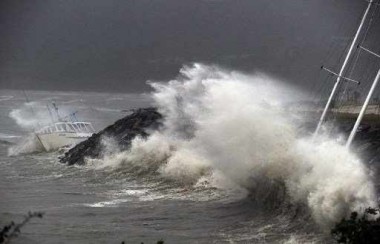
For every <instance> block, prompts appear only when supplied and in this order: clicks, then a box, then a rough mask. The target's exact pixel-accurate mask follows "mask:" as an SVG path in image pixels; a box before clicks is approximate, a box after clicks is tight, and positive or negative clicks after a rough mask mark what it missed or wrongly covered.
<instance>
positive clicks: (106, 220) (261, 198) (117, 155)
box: [0, 64, 376, 243]
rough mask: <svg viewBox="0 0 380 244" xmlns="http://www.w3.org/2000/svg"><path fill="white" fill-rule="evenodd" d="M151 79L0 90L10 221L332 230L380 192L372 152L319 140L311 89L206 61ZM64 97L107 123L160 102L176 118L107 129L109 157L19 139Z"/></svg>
mask: <svg viewBox="0 0 380 244" xmlns="http://www.w3.org/2000/svg"><path fill="white" fill-rule="evenodd" d="M150 84H151V86H152V87H153V90H154V91H153V92H152V94H151V95H150V96H146V95H122V94H99V93H81V94H79V93H70V92H68V93H59V92H55V93H51V92H49V93H47V92H46V93H45V92H30V93H29V94H30V99H31V100H32V101H33V104H30V103H29V104H25V102H24V100H23V96H22V93H21V92H16V91H1V94H0V95H1V96H0V98H1V101H0V102H1V105H0V109H1V115H0V116H1V117H0V118H1V120H0V123H1V131H0V133H1V134H0V136H2V137H1V138H0V140H2V141H11V142H15V143H16V144H13V145H9V144H8V143H0V150H1V151H0V179H1V196H2V199H1V200H0V204H1V205H0V209H1V213H0V214H1V218H0V222H1V224H5V223H6V222H7V221H9V220H11V219H13V220H18V219H20V218H21V215H22V214H23V213H26V212H27V211H29V210H32V211H37V210H39V211H44V212H46V218H44V219H42V220H34V221H33V222H32V223H31V224H29V225H28V226H27V227H25V229H24V230H23V232H22V235H21V237H20V238H19V239H17V241H18V242H20V243H24V242H25V241H28V242H29V243H33V242H35V243H118V242H121V241H122V240H126V241H131V242H132V243H138V242H141V241H144V242H146V243H153V242H154V241H157V240H159V239H164V240H165V241H167V243H223V242H226V243H278V242H283V243H298V242H306V241H307V242H315V243H319V242H323V243H324V242H328V241H330V239H329V233H328V231H329V228H330V227H331V226H332V225H333V224H334V223H335V222H336V221H338V220H340V219H341V218H342V217H344V216H346V215H347V214H349V213H350V212H351V211H359V212H360V211H362V210H363V209H364V208H365V207H368V206H375V205H376V196H375V189H374V185H373V179H372V178H371V174H370V172H369V170H368V169H367V168H366V166H365V165H364V164H363V162H361V160H360V158H358V157H357V156H356V155H355V154H353V153H351V152H350V151H348V150H347V149H345V147H344V146H342V145H341V144H340V143H339V142H338V141H337V140H336V139H335V138H331V137H329V136H328V135H323V136H320V138H317V139H316V140H314V141H313V140H311V138H310V136H309V135H308V133H307V131H306V132H305V128H304V127H305V126H304V123H306V122H307V120H308V118H305V117H304V116H303V115H302V114H301V113H294V112H290V110H289V109H288V106H287V105H288V104H289V103H290V102H293V101H294V100H297V99H302V97H300V96H299V94H303V92H302V91H297V90H296V89H295V88H293V87H288V86H285V85H284V84H283V83H281V82H279V81H276V80H274V79H272V78H270V77H268V76H265V75H263V74H257V75H245V74H241V73H239V72H232V71H226V70H223V69H220V68H217V67H213V66H205V65H201V64H195V65H194V66H191V67H184V68H183V69H182V70H181V73H180V75H179V76H178V78H177V79H175V80H172V81H169V82H166V83H155V82H152V83H150ZM53 99H54V100H55V101H56V102H57V103H58V104H62V105H63V107H64V108H63V110H64V111H67V112H69V111H71V110H72V109H77V110H78V108H79V109H81V110H82V113H79V116H80V115H81V114H82V116H83V117H82V118H83V119H85V120H90V121H93V122H96V123H95V126H96V127H97V128H98V129H100V128H103V127H104V126H106V125H108V124H110V123H112V122H113V121H115V120H116V119H118V118H121V117H122V116H123V115H124V114H123V112H122V111H123V110H127V109H129V108H136V107H141V106H147V105H148V104H153V105H154V106H156V107H158V109H159V111H160V112H161V113H162V114H163V115H164V117H165V120H164V121H163V127H162V128H161V129H160V130H159V131H154V132H152V133H151V135H150V136H149V137H148V138H145V139H143V138H136V139H135V140H134V141H133V142H132V146H131V148H130V149H129V150H128V151H121V150H120V149H119V148H118V146H117V144H116V143H115V142H114V141H113V140H112V138H105V139H104V142H103V144H104V158H101V159H87V164H86V166H72V167H68V166H65V165H62V164H60V163H58V160H57V157H58V156H59V153H42V152H38V151H39V150H38V148H36V146H35V145H36V143H33V138H29V139H28V140H29V141H28V140H26V141H25V140H21V142H20V140H18V139H19V138H18V137H19V136H21V135H23V134H24V133H25V131H26V130H28V129H29V130H30V129H32V128H34V127H35V126H37V125H38V124H39V123H48V122H46V121H48V118H49V117H48V114H46V112H44V106H46V105H45V102H46V101H50V100H53ZM30 106H32V107H33V108H34V109H36V110H38V111H37V112H34V115H36V116H35V117H33V119H30V118H31V115H30V114H29V113H30ZM44 113H45V114H44ZM31 152H33V153H31ZM17 241H16V242H17Z"/></svg>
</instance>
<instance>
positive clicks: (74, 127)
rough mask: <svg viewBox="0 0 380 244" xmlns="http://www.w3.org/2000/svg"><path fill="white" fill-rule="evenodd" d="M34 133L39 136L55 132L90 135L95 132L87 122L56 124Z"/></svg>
mask: <svg viewBox="0 0 380 244" xmlns="http://www.w3.org/2000/svg"><path fill="white" fill-rule="evenodd" d="M36 132H37V133H41V134H50V133H56V132H62V133H65V132H66V133H86V134H88V133H91V134H92V133H94V132H95V129H94V127H93V126H92V124H91V123H89V122H58V123H55V124H52V125H48V126H45V127H43V128H41V129H40V130H38V131H36Z"/></svg>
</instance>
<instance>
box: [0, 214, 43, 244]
mask: <svg viewBox="0 0 380 244" xmlns="http://www.w3.org/2000/svg"><path fill="white" fill-rule="evenodd" d="M43 215H44V213H42V212H28V214H27V215H26V216H25V218H24V220H23V221H22V222H21V223H19V224H16V223H15V222H13V221H12V222H11V223H10V224H9V225H6V226H4V227H3V229H2V230H1V231H0V243H9V242H10V241H11V240H12V239H13V238H15V237H17V236H18V234H19V233H20V232H21V228H22V227H23V226H24V225H26V224H27V223H28V222H29V221H30V220H31V219H32V218H42V217H43Z"/></svg>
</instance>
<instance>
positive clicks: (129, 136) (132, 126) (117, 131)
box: [60, 108, 162, 165]
mask: <svg viewBox="0 0 380 244" xmlns="http://www.w3.org/2000/svg"><path fill="white" fill-rule="evenodd" d="M161 118H162V116H161V114H160V113H158V112H157V109H155V108H142V109H137V110H135V111H134V112H133V113H132V114H130V115H127V116H126V117H124V118H122V119H120V120H118V121H116V122H115V123H114V124H113V125H110V126H108V127H107V128H105V129H104V130H102V131H100V132H99V133H96V134H94V135H92V136H91V137H90V138H88V139H87V140H85V141H83V142H81V143H79V144H78V145H76V146H75V147H73V148H72V149H70V150H69V151H67V152H66V153H65V154H64V155H63V156H62V157H61V158H60V162H61V163H66V164H68V165H73V164H84V163H85V161H84V159H85V158H86V157H90V158H98V157H100V156H101V153H102V143H101V140H102V138H104V137H111V138H113V139H114V140H115V141H116V142H117V143H118V145H119V147H120V149H121V150H125V149H128V147H129V146H130V144H131V141H132V140H133V138H135V137H136V136H143V137H146V136H148V135H149V131H152V130H156V129H158V127H159V126H160V125H161Z"/></svg>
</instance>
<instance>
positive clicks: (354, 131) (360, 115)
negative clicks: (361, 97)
mask: <svg viewBox="0 0 380 244" xmlns="http://www.w3.org/2000/svg"><path fill="white" fill-rule="evenodd" d="M379 80H380V69H379V71H378V72H377V75H376V78H375V80H374V81H373V83H372V86H371V89H370V90H369V92H368V95H367V98H366V99H365V101H364V104H363V106H362V109H361V110H360V113H359V116H358V118H357V119H356V123H355V125H354V128H353V129H352V131H351V134H350V136H349V137H348V140H347V143H346V147H347V148H349V147H350V145H351V143H352V141H353V140H354V138H355V135H356V132H357V130H358V128H359V125H360V123H361V121H362V119H363V117H364V114H365V111H366V110H367V107H368V104H369V101H370V100H371V97H372V95H373V92H374V91H375V89H376V86H377V83H379Z"/></svg>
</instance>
